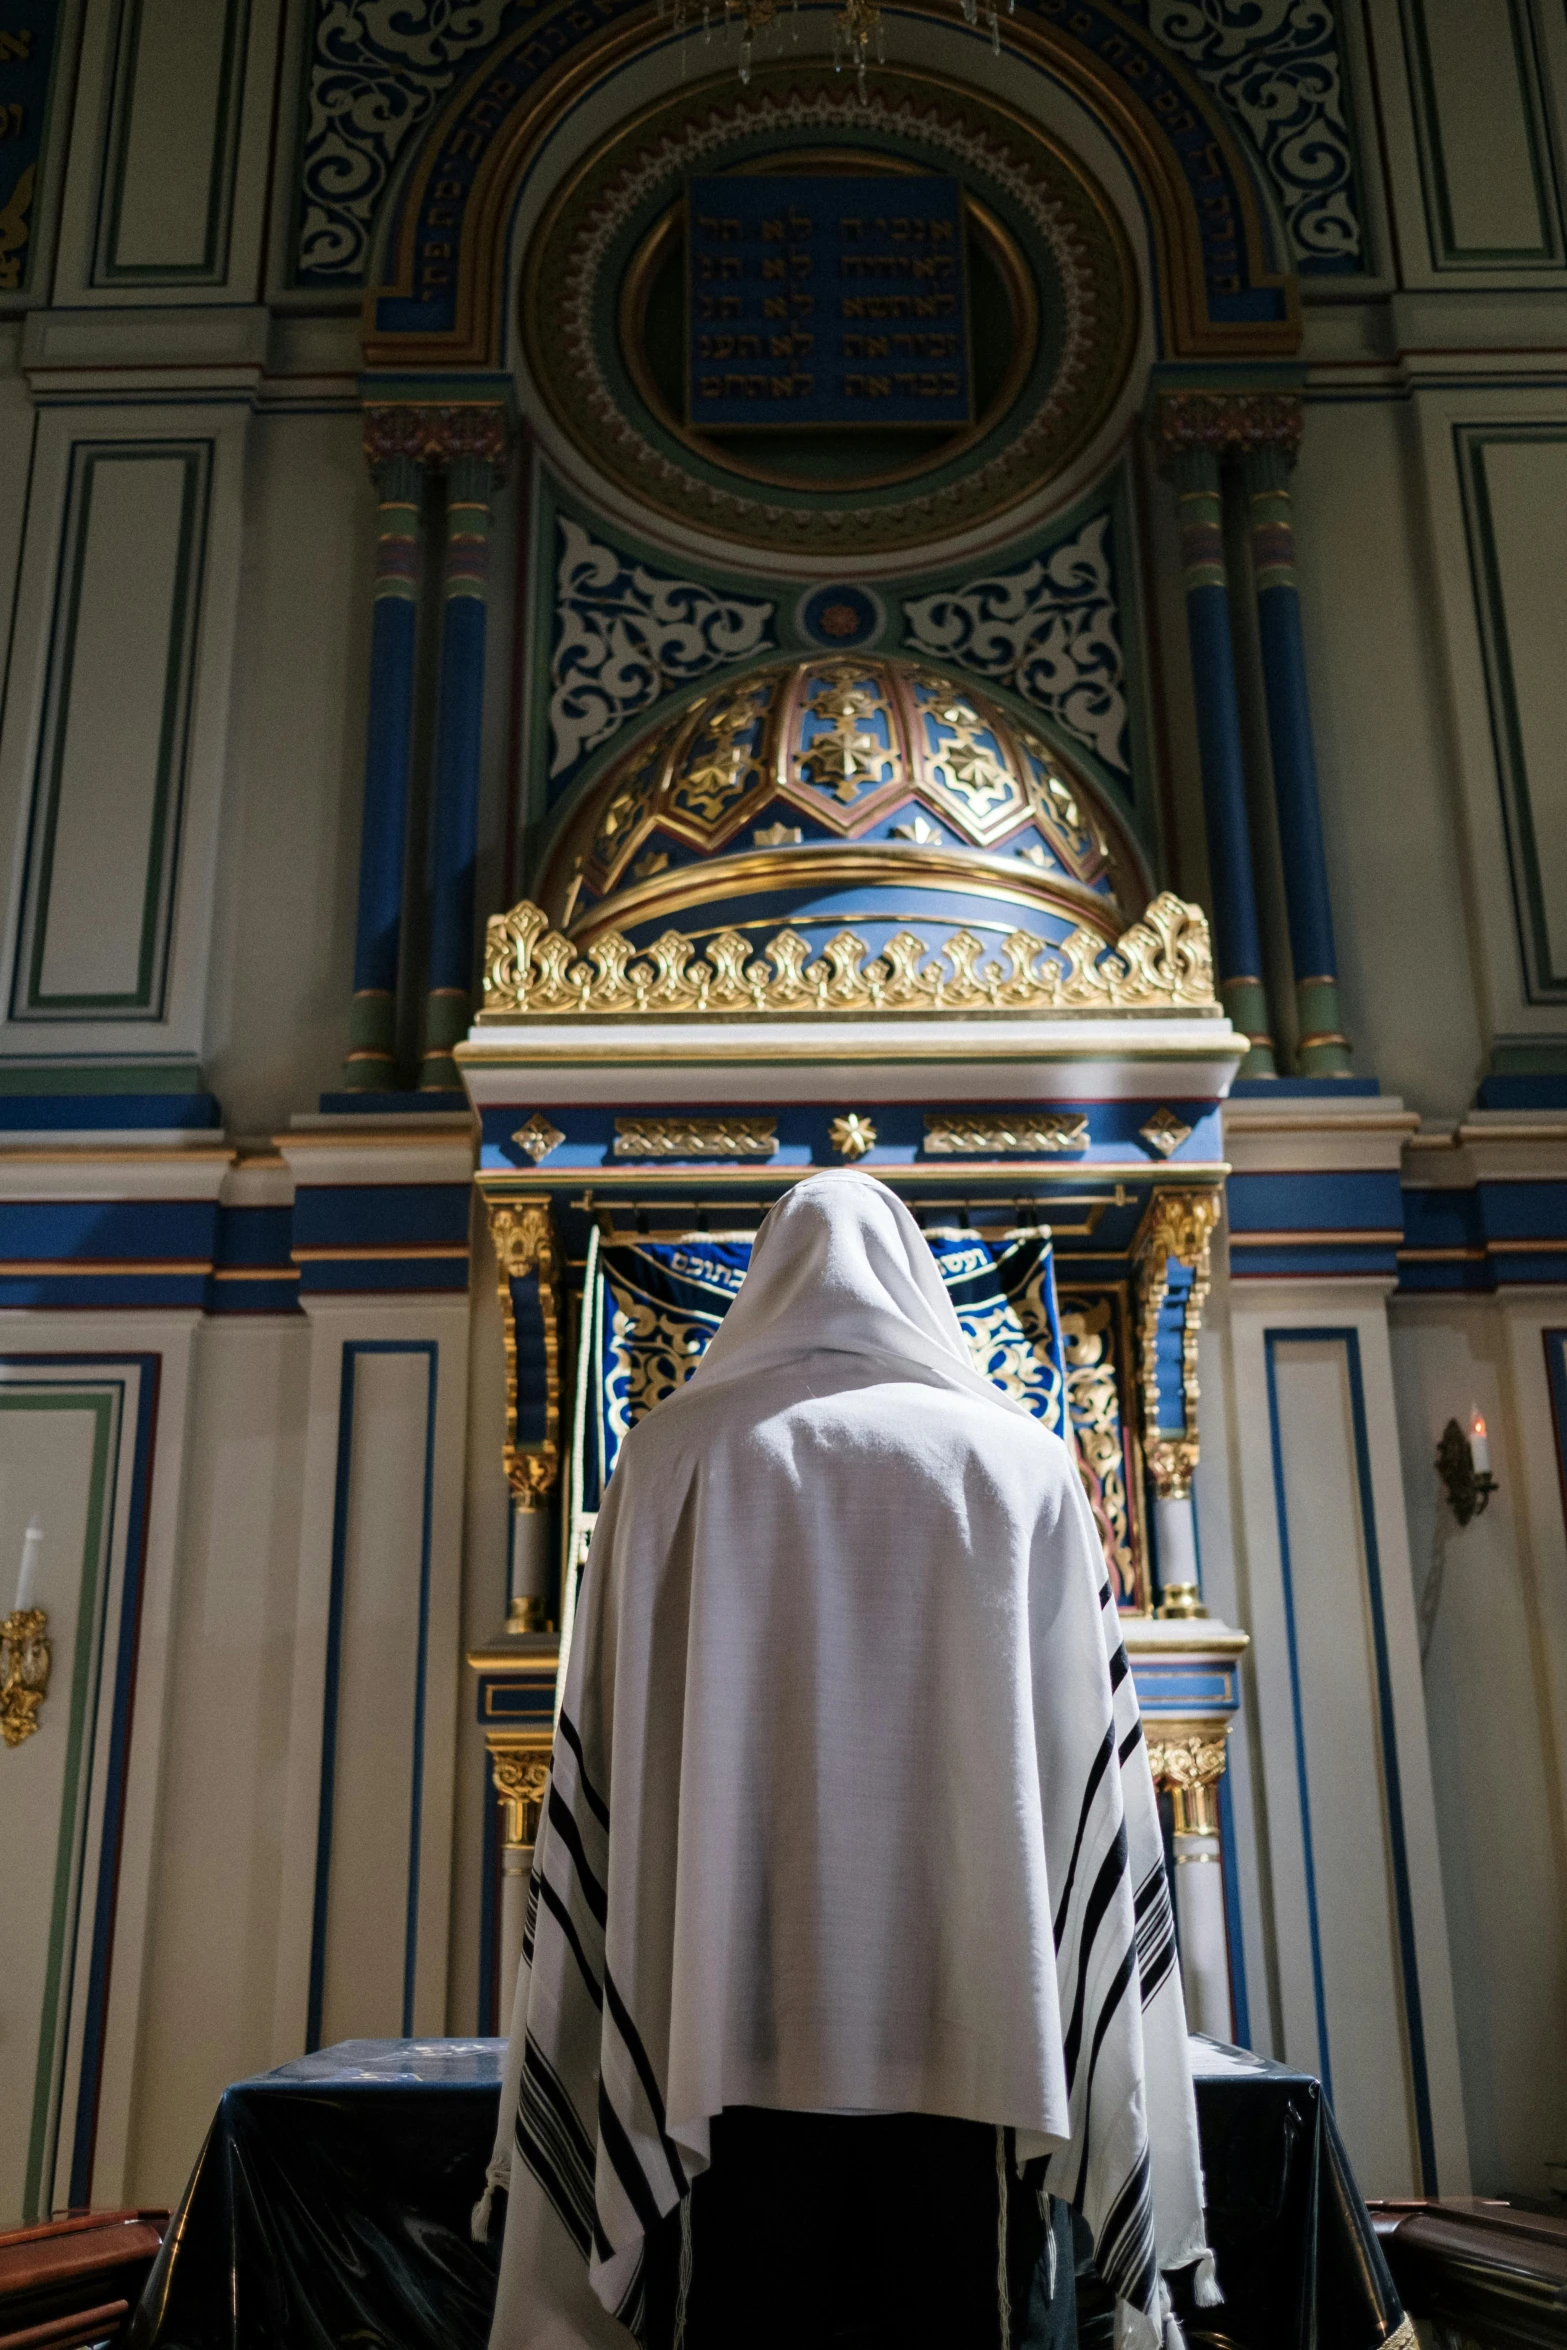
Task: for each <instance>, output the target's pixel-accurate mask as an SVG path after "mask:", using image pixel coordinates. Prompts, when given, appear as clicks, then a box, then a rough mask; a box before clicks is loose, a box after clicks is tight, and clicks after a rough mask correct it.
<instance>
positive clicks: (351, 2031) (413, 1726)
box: [317, 1343, 436, 2045]
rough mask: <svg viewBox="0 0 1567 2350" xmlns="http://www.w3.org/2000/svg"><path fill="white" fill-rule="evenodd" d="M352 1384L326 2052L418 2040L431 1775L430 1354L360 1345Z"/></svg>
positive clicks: (338, 1571)
mask: <svg viewBox="0 0 1567 2350" xmlns="http://www.w3.org/2000/svg"><path fill="white" fill-rule="evenodd" d="M349 1375H350V1377H351V1379H352V1393H351V1395H350V1394H347V1393H345V1397H344V1409H345V1411H346V1412H347V1413H348V1414H349V1415H350V1417H349V1425H348V1427H347V1428H346V1430H345V1432H344V1433H345V1455H346V1457H345V1458H344V1460H343V1463H342V1470H343V1484H342V1486H341V1487H340V1490H339V1496H338V1510H339V1516H338V1526H339V1536H338V1553H337V1557H336V1559H335V1560H334V1582H335V1585H336V1589H335V1591H334V1594H333V1599H334V1624H333V1634H334V1635H335V1639H334V1640H333V1643H332V1647H331V1650H330V1652H329V1662H328V1687H327V1699H326V1702H327V1708H328V1728H329V1735H330V1737H331V1739H332V1742H333V1745H334V1747H335V1755H334V1758H333V1761H332V1763H331V1765H330V1766H328V1767H326V1768H324V1770H323V1815H322V1837H323V1848H322V1849H321V1850H320V1851H318V1855H317V1867H318V1869H319V1868H324V1870H325V1873H326V1883H325V1887H324V1888H323V1890H324V1893H325V1905H324V1914H323V1916H322V1919H321V1929H320V1930H321V1935H322V1945H321V1948H320V1950H319V1953H318V1956H319V1961H320V1966H321V1991H320V1998H321V2009H320V2025H319V2033H318V2037H319V2039H320V2041H321V2042H322V2043H323V2044H326V2045H330V2044H331V2042H333V2041H334V2040H348V2039H353V2038H382V2039H391V2038H395V2037H396V2036H397V2035H398V2034H399V2033H406V2032H409V2031H411V2030H412V2029H413V2012H412V2010H413V1997H412V1992H413V1986H412V1978H411V1975H409V1974H408V1973H407V1970H408V1969H409V1968H411V1966H412V1965H413V1964H414V1962H415V1960H416V1958H417V1945H416V1941H415V1938H414V1936H413V1935H412V1934H411V1933H410V1930H409V1923H410V1921H409V1893H410V1882H409V1879H410V1871H411V1870H412V1869H414V1868H416V1867H417V1865H418V1860H419V1834H418V1812H417V1806H418V1803H419V1801H420V1798H421V1795H422V1781H423V1773H424V1754H423V1744H424V1720H423V1704H422V1699H423V1694H424V1691H423V1666H424V1661H425V1658H424V1652H425V1648H426V1644H427V1640H428V1610H429V1541H430V1508H431V1492H430V1484H431V1477H432V1473H433V1466H434V1464H433V1458H432V1455H433V1446H434V1406H435V1395H434V1392H433V1387H434V1380H435V1376H436V1351H435V1349H434V1348H433V1347H427V1346H421V1345H419V1344H417V1343H415V1344H413V1345H411V1346H409V1347H408V1348H407V1349H399V1350H398V1351H396V1352H393V1353H383V1352H376V1353H369V1352H359V1351H358V1350H357V1349H356V1350H354V1351H353V1353H352V1357H351V1368H350V1372H349ZM334 1684H335V1685H334ZM328 1791H329V1792H330V1807H331V1808H330V1814H329V1815H328V1813H327V1811H326V1808H325V1806H326V1802H327V1796H328ZM328 1836H329V1837H330V1847H329V1850H328V1849H327V1848H326V1839H327V1837H328ZM414 1923H415V1926H416V1924H417V1918H415V1921H414Z"/></svg>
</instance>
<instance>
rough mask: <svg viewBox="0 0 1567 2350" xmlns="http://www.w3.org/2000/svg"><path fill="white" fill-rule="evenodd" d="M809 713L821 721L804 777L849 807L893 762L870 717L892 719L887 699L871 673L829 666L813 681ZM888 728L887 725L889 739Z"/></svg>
mask: <svg viewBox="0 0 1567 2350" xmlns="http://www.w3.org/2000/svg"><path fill="white" fill-rule="evenodd" d="M805 707H806V713H807V715H808V716H809V717H812V718H814V719H816V720H818V721H819V722H820V725H821V727H822V732H821V733H819V734H816V735H813V736H812V738H811V740H810V742H809V743H808V744H807V745H806V747H805V749H804V751H803V752H802V754H801V757H800V774H801V777H802V779H803V780H804V781H805V782H807V783H811V784H814V785H815V786H816V788H817V789H818V790H819V791H830V792H831V793H832V794H833V796H834V797H835V798H836V799H838V800H839V801H841V802H842V803H843V805H844V806H845V807H847V806H848V805H849V803H850V801H852V800H855V799H858V797H859V795H860V793H861V792H862V791H863V790H864V789H865V788H866V786H867V785H869V784H873V783H880V782H881V781H882V777H883V771H884V770H885V769H886V767H887V766H888V764H889V760H890V753H889V751H888V748H887V745H886V744H884V743H883V742H882V740H881V737H880V736H879V735H878V734H876V733H875V732H874V731H872V732H867V731H866V721H867V720H868V719H872V718H882V719H883V720H884V721H885V722H886V723H887V724H888V726H889V730H890V725H891V720H890V716H889V714H888V711H887V705H886V703H885V702H884V701H883V699H882V697H881V695H880V694H879V693H878V692H877V691H876V688H875V686H874V684H872V683H871V682H870V680H869V679H867V678H865V677H862V676H861V674H860V673H859V671H858V670H856V669H847V668H846V669H830V670H828V671H826V672H825V673H824V675H823V677H822V679H821V681H820V682H819V683H817V684H815V685H813V687H812V689H811V692H810V695H809V698H808V699H807V702H806V705H805ZM890 739H891V737H890V731H889V740H890Z"/></svg>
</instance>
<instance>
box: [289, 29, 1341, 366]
mask: <svg viewBox="0 0 1567 2350" xmlns="http://www.w3.org/2000/svg"><path fill="white" fill-rule="evenodd" d="M911 5H912V6H913V8H914V11H915V13H917V14H925V15H929V16H931V17H932V18H934V19H935V20H937V21H939V22H949V21H950V16H949V10H948V6H947V0H940V4H939V5H937V4H936V0H911ZM519 19H524V20H523V21H519ZM355 21H356V22H358V23H361V24H362V25H363V26H364V27H365V29H366V31H367V33H369V32H370V31H371V30H372V29H373V30H374V31H375V37H376V40H377V43H378V44H380V45H386V46H392V47H395V45H396V44H397V42H398V41H400V40H402V39H403V38H405V36H404V35H402V34H401V33H400V32H399V31H398V30H397V15H396V12H395V11H393V10H390V9H387V8H381V9H378V10H377V11H375V14H374V25H373V27H372V23H371V19H370V17H369V16H366V17H363V18H359V19H356V20H355ZM659 38H660V35H659V31H658V27H657V23H656V18H650V17H649V15H648V12H647V11H646V10H645V9H644V8H642V7H640V6H638V5H636V0H591V5H589V4H586V0H543V4H542V5H538V6H535V7H533V8H530V9H528V10H526V11H525V12H524V11H521V10H520V9H519V10H515V11H514V10H513V9H512V8H510V7H508V8H507V9H505V10H503V12H502V18H501V31H500V33H499V36H498V37H497V39H496V40H495V41H494V43H493V44H492V45H491V46H490V47H489V48H487V49H479V50H475V51H474V52H473V53H472V55H471V56H470V57H469V58H468V59H467V60H466V62H465V66H464V69H463V71H462V72H461V74H460V75H459V74H458V73H456V72H454V73H453V75H452V79H451V82H450V84H449V95H448V97H447V98H446V101H445V104H444V105H443V106H442V107H440V108H439V109H438V110H436V111H435V112H434V113H433V114H432V116H431V117H430V122H429V127H428V129H427V131H426V132H425V134H424V136H423V137H422V138H421V139H420V141H419V144H418V151H417V154H416V155H412V157H411V160H410V161H408V162H407V164H406V166H405V168H403V169H402V170H401V171H400V172H398V173H396V174H393V175H392V177H393V180H394V183H395V185H394V193H393V194H392V197H391V201H390V205H389V207H388V208H387V210H386V211H385V213H384V216H382V217H381V218H378V220H377V222H376V239H375V244H376V250H377V252H378V253H384V255H385V260H384V264H383V265H382V266H381V267H380V269H379V270H373V271H371V272H370V275H371V278H372V290H371V291H370V293H369V295H368V297H367V305H366V318H365V330H366V331H365V356H366V362H367V364H368V366H369V367H370V368H372V369H391V370H405V371H406V370H417V369H423V368H429V367H448V368H455V367H467V368H480V369H485V368H496V367H499V366H501V365H502V364H503V363H504V337H505V326H506V316H507V302H508V295H509V290H510V289H509V288H508V285H507V269H508V245H507V229H508V224H509V222H510V219H511V216H512V212H513V208H514V205H515V200H516V195H517V191H518V188H519V186H520V184H521V182H522V180H523V178H524V177H525V175H526V173H527V172H528V170H529V169H530V168H531V165H532V163H533V162H534V160H535V159H536V158H537V157H538V155H539V154H540V152H541V151H542V149H543V147H544V145H545V143H546V141H547V140H548V139H549V138H550V136H551V134H552V132H553V131H554V129H555V128H556V126H557V125H558V124H559V123H560V122H561V121H562V120H563V119H564V118H565V117H566V115H567V114H568V113H569V112H570V110H571V108H572V107H573V106H574V105H575V103H576V102H577V100H578V99H579V97H580V96H581V95H582V94H583V93H585V92H586V91H587V90H588V89H589V88H590V87H591V86H593V85H594V84H596V83H602V81H603V80H604V78H605V77H606V76H607V75H608V74H610V73H612V72H613V71H615V70H616V68H618V67H619V66H620V65H622V64H629V63H630V62H631V61H632V60H633V59H635V58H636V57H637V56H639V55H640V54H641V52H642V51H643V50H644V49H646V48H647V47H649V46H650V45H651V44H653V43H655V42H656V41H657V40H658V39H659ZM1008 39H1009V46H1011V47H1013V48H1015V49H1016V51H1017V54H1018V56H1019V58H1020V59H1021V60H1023V61H1025V62H1026V63H1027V64H1028V65H1029V66H1031V67H1032V68H1034V69H1036V70H1038V71H1040V72H1042V73H1045V74H1047V75H1049V76H1050V77H1051V78H1053V79H1054V80H1056V81H1057V82H1059V83H1060V84H1061V86H1062V87H1063V89H1064V90H1065V91H1066V92H1067V93H1068V94H1069V95H1070V96H1072V97H1074V98H1075V99H1077V100H1079V101H1080V102H1081V103H1083V104H1084V105H1085V106H1086V107H1087V108H1088V109H1089V111H1090V112H1091V113H1093V114H1094V115H1096V116H1097V117H1098V118H1099V119H1100V120H1101V121H1103V122H1104V124H1105V125H1106V128H1107V130H1108V131H1109V133H1110V135H1111V137H1112V138H1113V139H1114V140H1115V141H1116V143H1117V144H1118V145H1119V146H1120V148H1121V150H1122V152H1123V154H1124V156H1125V158H1126V161H1127V164H1128V166H1129V168H1130V169H1131V171H1132V173H1133V174H1134V176H1135V178H1136V180H1137V182H1138V186H1139V189H1140V192H1141V197H1142V201H1143V204H1144V206H1145V208H1146V212H1147V216H1148V220H1149V224H1150V230H1151V236H1152V242H1153V245H1154V248H1155V250H1156V253H1157V257H1158V268H1159V272H1160V277H1161V292H1162V300H1161V304H1160V310H1159V317H1158V322H1157V325H1158V336H1159V343H1160V351H1161V355H1162V356H1166V357H1177V358H1179V357H1192V358H1196V357H1214V358H1218V357H1225V356H1238V355H1241V354H1246V355H1248V356H1253V357H1260V356H1264V355H1267V354H1273V355H1275V356H1285V355H1288V354H1290V353H1292V352H1293V351H1294V350H1295V349H1296V348H1297V347H1298V344H1299V339H1300V326H1299V308H1298V298H1297V293H1296V289H1295V285H1294V279H1293V275H1292V272H1291V266H1290V262H1291V257H1290V254H1289V251H1288V248H1287V246H1286V245H1285V244H1284V243H1282V242H1281V241H1280V237H1279V234H1278V232H1277V230H1276V225H1275V212H1276V200H1275V198H1274V195H1273V192H1272V189H1271V186H1270V185H1269V183H1268V181H1267V178H1266V174H1265V173H1264V172H1263V169H1262V166H1261V163H1260V161H1259V160H1258V159H1257V157H1256V155H1255V152H1254V149H1253V148H1252V145H1251V141H1250V139H1249V138H1248V137H1247V136H1246V134H1245V133H1244V132H1243V131H1239V130H1238V129H1237V125H1236V123H1235V120H1234V117H1233V116H1232V115H1231V113H1230V112H1229V111H1228V109H1227V108H1226V107H1225V105H1223V104H1222V103H1221V102H1220V101H1219V100H1218V99H1217V98H1215V97H1214V95H1213V94H1212V92H1211V91H1210V90H1209V89H1208V88H1207V87H1205V85H1204V83H1203V81H1202V80H1201V79H1200V78H1199V76H1198V75H1197V74H1196V73H1194V72H1193V71H1192V70H1191V69H1190V68H1189V67H1188V66H1187V65H1186V64H1184V63H1183V62H1182V61H1181V60H1180V59H1179V58H1177V57H1176V56H1175V54H1174V53H1173V52H1172V51H1171V50H1170V49H1169V48H1168V47H1167V46H1166V45H1165V44H1164V43H1163V42H1161V41H1160V40H1159V39H1158V38H1157V37H1156V35H1155V34H1154V32H1153V31H1152V30H1150V29H1149V26H1148V23H1147V21H1146V18H1145V16H1144V11H1143V5H1142V0H1124V4H1123V5H1111V4H1110V0H1074V4H1073V5H1071V6H1070V7H1069V6H1068V5H1067V0H1024V4H1023V5H1022V6H1020V7H1019V10H1018V13H1017V16H1016V17H1015V19H1013V21H1012V24H1011V27H1010V30H1009V35H1008ZM772 71H773V69H771V68H769V69H768V72H769V74H771V72H772ZM764 78H766V77H764V75H762V74H758V75H756V76H754V77H753V83H752V88H751V90H750V91H749V92H742V93H740V95H741V96H742V97H754V96H755V95H756V94H757V92H758V91H759V89H760V86H761V84H762V82H763V80H764ZM911 78H915V77H912V76H911V75H910V74H909V73H906V72H902V73H900V72H894V70H893V69H891V68H889V69H887V70H886V71H885V72H883V71H880V70H879V71H878V72H877V73H876V74H875V75H874V76H873V77H872V87H871V92H870V106H871V109H872V110H874V109H875V108H876V107H877V106H878V104H879V105H880V106H881V107H882V108H883V110H884V121H885V120H886V119H889V118H892V117H895V114H896V90H897V85H899V84H900V83H901V84H907V83H908V81H909V80H910V79H911ZM826 80H827V82H828V84H829V85H830V83H831V81H832V76H831V70H830V67H829V68H828V69H827V75H826ZM693 87H694V85H693ZM735 91H736V84H735V82H734V80H733V78H732V77H731V76H729V75H724V76H720V77H715V80H714V95H715V96H718V97H719V98H720V102H722V100H723V99H725V98H732V97H733V96H734V94H735ZM839 92H840V95H843V90H842V83H841V80H840V82H839ZM686 95H687V96H689V95H690V93H689V91H688V92H687V93H686ZM672 102H673V103H676V104H678V103H679V101H678V100H674V101H672ZM984 103H985V102H984V101H980V100H977V99H976V100H974V101H972V106H971V104H970V101H969V100H968V99H967V98H966V97H965V96H964V95H963V93H962V92H961V91H960V88H959V86H958V85H956V84H955V82H954V80H953V77H952V76H951V75H950V74H948V75H944V76H942V77H939V78H938V79H936V80H935V81H934V83H933V84H932V85H929V86H928V90H927V94H926V95H925V100H924V112H925V113H926V114H927V115H928V117H929V122H928V125H927V126H926V127H927V128H928V129H929V131H930V132H931V133H932V135H934V133H935V132H936V131H937V130H938V129H939V128H940V126H941V123H942V121H943V118H944V117H945V116H946V115H947V114H948V113H954V114H959V115H960V120H959V129H960V130H961V129H962V128H963V124H962V121H961V108H969V109H970V113H971V114H972V108H973V107H982V106H983V105H984ZM846 106H847V108H848V109H852V110H853V112H854V113H855V114H856V115H857V116H858V117H859V118H860V120H861V123H862V126H863V118H864V110H862V109H860V108H859V107H858V105H857V102H856V100H855V97H854V93H853V87H852V83H851V85H850V87H849V90H848V92H847V97H846ZM371 111H372V113H373V111H374V110H373V108H372V109H371ZM990 112H991V113H992V115H993V116H998V115H999V116H1001V117H1002V118H1003V119H1010V121H1011V122H1012V124H1013V125H1014V127H1013V129H1012V130H1011V131H1010V133H1008V134H1007V135H1005V136H1002V137H1001V138H1000V142H999V143H1000V147H1001V149H1002V150H1003V151H1004V150H1006V149H1007V148H1008V146H1009V145H1012V146H1016V145H1017V143H1018V140H1019V138H1020V136H1022V137H1023V138H1024V144H1025V148H1026V150H1027V151H1029V152H1031V153H1034V152H1036V151H1035V150H1034V144H1033V138H1032V133H1031V129H1030V126H1029V125H1027V124H1024V125H1023V126H1022V133H1021V134H1020V133H1019V131H1018V129H1017V128H1016V127H1015V126H1016V123H1017V119H1018V118H1016V117H1011V118H1006V117H1005V115H1004V110H1002V109H999V108H991V109H990ZM919 113H920V108H919V106H918V105H916V108H915V117H916V118H917V117H918V115H919ZM352 119H353V109H352V108H346V109H344V110H343V111H342V112H340V114H339V116H338V120H337V134H338V135H339V136H340V137H347V132H346V131H345V129H344V124H345V123H347V122H349V121H351V120H352ZM814 127H815V128H816V129H819V128H820V127H821V126H820V125H816V126H814ZM897 127H898V129H899V132H900V135H901V132H902V124H901V123H899V124H898V125H897ZM916 127H918V124H917V119H916V121H912V122H911V123H910V128H911V129H913V128H916ZM368 135H371V136H375V135H379V134H368ZM860 136H861V137H862V138H863V137H864V136H865V131H864V128H863V127H862V129H861V132H860ZM955 161H956V156H955V153H954V151H953V150H950V149H949V150H946V151H945V152H943V153H941V154H940V155H939V158H938V159H937V160H936V161H935V163H934V167H935V168H939V169H942V170H946V171H951V170H952V169H953V167H954V162H955ZM310 164H311V157H310V155H309V154H308V153H307V156H306V167H305V168H306V174H307V177H308V174H309V170H310ZM375 168H379V165H378V164H377V165H376V166H375ZM388 170H389V171H390V166H388ZM960 176H965V175H963V174H960ZM377 276H378V277H379V280H380V282H378V283H377V282H375V279H376V278H377ZM300 282H301V283H302V284H304V283H320V284H323V285H326V284H331V283H333V282H338V283H341V282H344V281H343V280H341V279H338V280H334V279H333V277H332V275H331V274H330V272H328V273H326V274H323V275H320V276H318V277H308V276H306V275H304V274H303V273H301V277H300ZM350 282H353V281H350Z"/></svg>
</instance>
